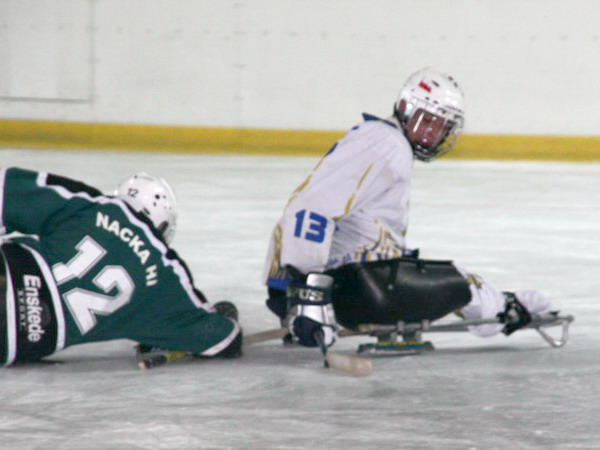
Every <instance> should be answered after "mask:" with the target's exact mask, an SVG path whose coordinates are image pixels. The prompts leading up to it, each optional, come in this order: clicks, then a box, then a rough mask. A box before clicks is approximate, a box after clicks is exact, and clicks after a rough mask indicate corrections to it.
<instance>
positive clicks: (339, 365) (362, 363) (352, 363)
mask: <svg viewBox="0 0 600 450" xmlns="http://www.w3.org/2000/svg"><path fill="white" fill-rule="evenodd" d="M287 333H288V329H287V328H274V329H271V330H266V331H261V332H258V333H254V334H249V335H248V336H246V337H245V338H244V344H245V345H252V344H258V343H260V342H265V341H270V340H273V339H281V338H283V337H284V336H285V335H286V334H287ZM319 345H320V347H321V351H322V352H323V358H324V362H325V367H329V368H331V369H335V370H339V371H341V372H346V373H349V374H352V375H357V376H362V375H368V374H370V373H371V372H372V371H373V363H372V362H371V361H370V360H368V359H364V358H360V357H358V356H349V355H342V354H340V353H336V352H331V351H328V349H327V347H326V346H325V345H324V343H323V339H322V337H321V339H320V341H319ZM138 356H139V357H140V360H139V361H138V367H139V368H140V369H141V370H147V369H153V368H155V367H160V366H163V365H165V364H170V363H172V362H175V361H179V360H182V359H185V358H188V357H191V356H192V354H191V353H188V352H183V351H177V350H175V351H166V352H163V353H156V354H150V355H142V354H138Z"/></svg>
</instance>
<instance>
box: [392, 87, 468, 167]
mask: <svg viewBox="0 0 600 450" xmlns="http://www.w3.org/2000/svg"><path fill="white" fill-rule="evenodd" d="M398 115H399V117H398V119H399V121H400V124H401V125H402V128H403V130H404V133H405V135H406V138H407V139H408V141H409V142H410V144H411V146H412V148H413V153H414V155H415V157H416V158H417V159H419V160H421V161H431V160H432V159H434V158H437V157H439V156H441V155H443V154H444V153H448V152H449V151H450V150H452V149H453V148H454V145H455V144H456V141H457V140H458V138H459V136H460V134H461V132H462V128H463V117H462V115H461V114H456V113H455V112H452V111H449V110H447V109H445V108H442V107H440V106H438V105H437V104H433V103H430V102H427V101H424V100H420V99H416V98H411V99H410V101H408V102H407V101H402V102H401V104H400V108H399V110H398Z"/></svg>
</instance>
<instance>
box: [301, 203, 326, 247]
mask: <svg viewBox="0 0 600 450" xmlns="http://www.w3.org/2000/svg"><path fill="white" fill-rule="evenodd" d="M305 216H306V210H305V209H303V210H301V211H298V212H297V213H296V228H295V229H294V236H296V237H299V238H301V237H304V239H307V240H309V241H313V242H323V240H324V239H325V229H326V227H327V219H326V218H325V217H323V216H322V215H320V214H317V213H314V212H311V213H310V214H309V215H308V222H307V225H306V228H307V231H306V232H305V233H304V236H302V231H303V229H304V228H305V227H304V218H305Z"/></svg>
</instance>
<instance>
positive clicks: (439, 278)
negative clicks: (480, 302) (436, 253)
mask: <svg viewBox="0 0 600 450" xmlns="http://www.w3.org/2000/svg"><path fill="white" fill-rule="evenodd" d="M326 273H327V274H328V275H331V276H332V277H333V278H334V280H335V282H334V293H333V307H334V310H335V315H336V319H337V321H338V323H339V324H341V325H342V326H344V327H346V328H356V327H357V325H359V324H364V323H376V324H394V323H396V322H399V321H404V322H418V321H421V320H435V319H439V318H440V317H443V316H445V315H446V314H449V313H450V312H452V311H454V310H455V309H457V308H460V307H462V306H464V305H466V304H467V303H468V302H469V301H470V299H471V293H470V290H469V286H468V284H467V282H466V281H465V279H464V278H463V277H462V276H461V275H460V273H459V272H458V271H457V270H456V268H455V267H454V265H453V264H452V262H451V261H430V260H423V259H415V258H398V259H391V260H387V261H376V262H368V263H353V264H348V265H346V266H342V267H340V268H338V269H334V270H330V271H328V272H326Z"/></svg>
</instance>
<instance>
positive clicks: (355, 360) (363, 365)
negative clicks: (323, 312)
mask: <svg viewBox="0 0 600 450" xmlns="http://www.w3.org/2000/svg"><path fill="white" fill-rule="evenodd" d="M314 338H315V340H316V341H317V344H319V348H320V349H321V353H323V363H324V365H325V367H327V368H329V369H335V370H339V371H341V372H346V373H348V374H351V375H356V376H365V375H369V374H370V373H371V372H373V363H372V362H371V360H369V359H365V358H361V357H359V356H348V355H342V354H341V353H336V352H332V351H330V350H329V349H328V348H327V346H326V345H325V342H324V333H323V331H322V330H318V331H317V332H316V333H315V334H314Z"/></svg>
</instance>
